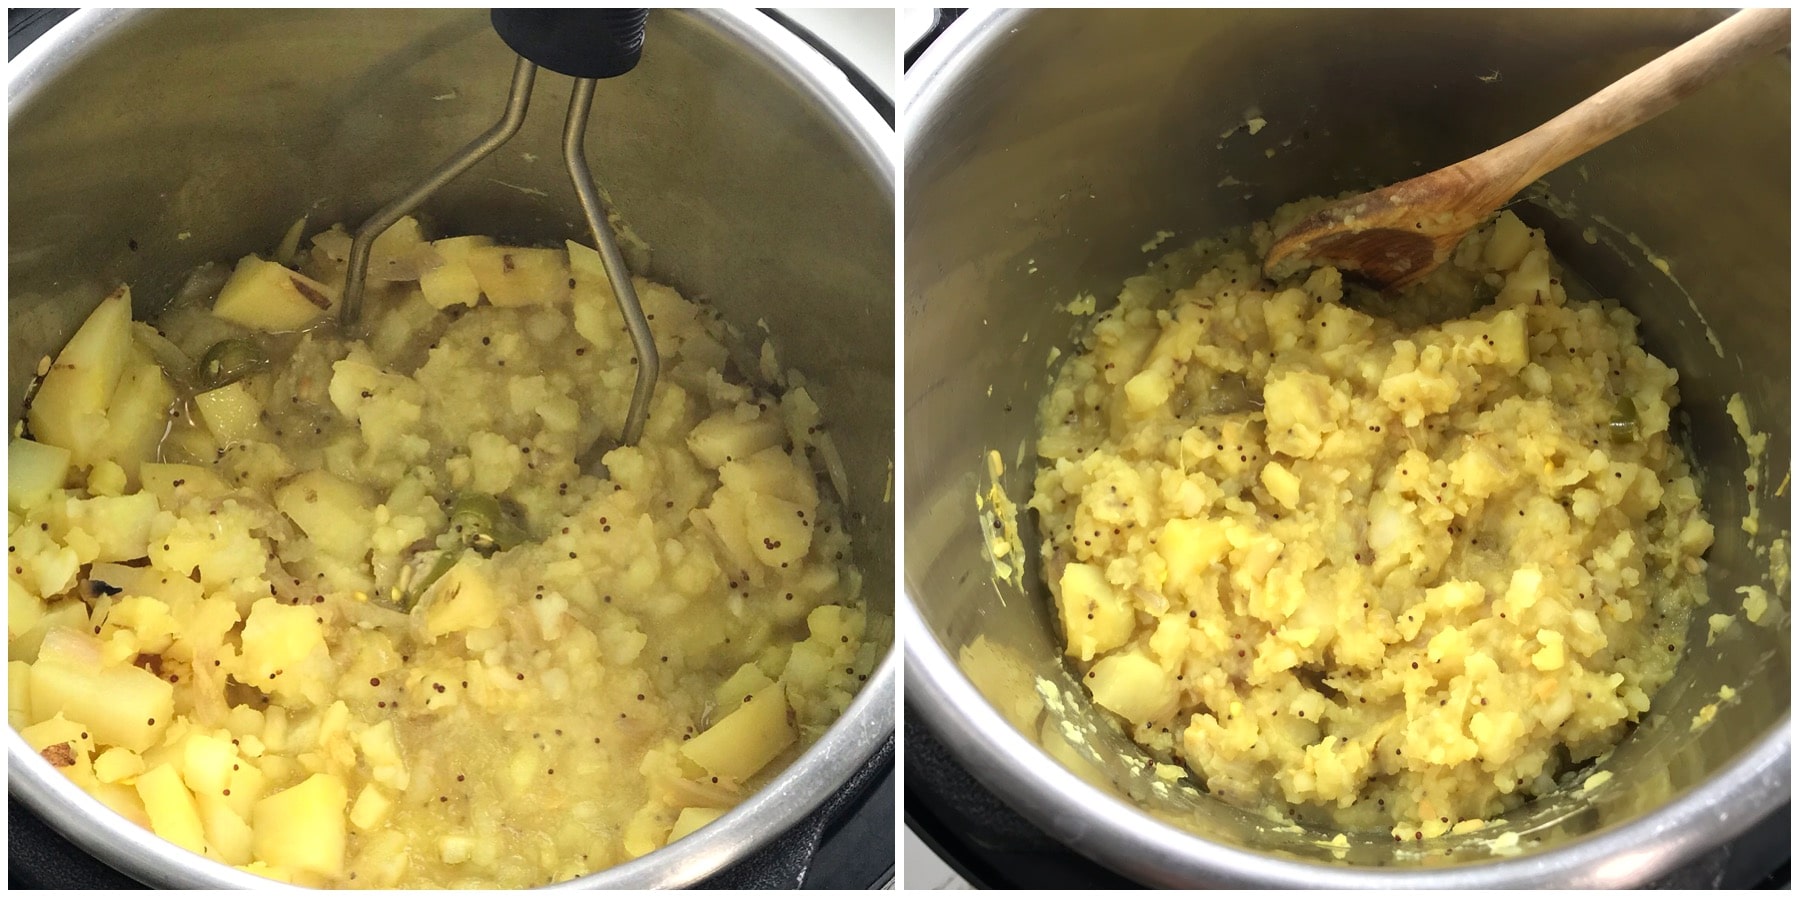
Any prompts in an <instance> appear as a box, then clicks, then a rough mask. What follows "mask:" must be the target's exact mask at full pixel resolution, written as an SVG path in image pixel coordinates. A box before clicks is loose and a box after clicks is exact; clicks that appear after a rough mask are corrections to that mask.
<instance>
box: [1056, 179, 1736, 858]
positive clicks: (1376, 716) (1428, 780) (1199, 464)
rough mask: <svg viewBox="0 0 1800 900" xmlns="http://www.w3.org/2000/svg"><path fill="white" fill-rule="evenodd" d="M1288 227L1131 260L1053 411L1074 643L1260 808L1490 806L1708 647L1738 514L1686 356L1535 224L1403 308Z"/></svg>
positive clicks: (1399, 833)
mask: <svg viewBox="0 0 1800 900" xmlns="http://www.w3.org/2000/svg"><path fill="white" fill-rule="evenodd" d="M1301 211H1302V210H1295V209H1288V210H1284V211H1283V213H1282V214H1281V215H1280V216H1279V217H1278V219H1279V218H1282V217H1289V216H1294V215H1297V214H1298V213H1299V212H1301ZM1270 235H1271V230H1270V227H1269V226H1267V225H1259V226H1257V227H1256V228H1255V229H1254V230H1253V231H1252V232H1251V233H1250V234H1248V235H1246V234H1243V233H1240V234H1236V235H1234V236H1232V237H1231V238H1228V239H1226V240H1224V241H1216V242H1202V244H1200V245H1198V246H1197V247H1195V248H1194V249H1192V250H1189V251H1184V252H1183V253H1179V254H1176V255H1174V256H1172V257H1170V258H1169V259H1168V260H1165V261H1164V262H1163V263H1162V264H1160V265H1159V266H1158V267H1157V268H1156V269H1154V270H1153V271H1152V273H1151V274H1149V275H1146V276H1142V277H1138V278H1133V279H1131V280H1130V281H1128V282H1127V283H1126V285H1125V289H1124V291H1123V292H1122V294H1121V295H1120V297H1119V303H1118V305H1117V306H1116V307H1115V308H1114V309H1112V310H1110V311H1108V312H1106V313H1104V314H1103V315H1101V316H1100V317H1099V318H1098V319H1097V320H1096V321H1095V322H1094V324H1093V327H1092V330H1091V334H1090V335H1089V336H1088V338H1087V339H1086V343H1085V349H1084V350H1083V351H1082V352H1081V353H1079V355H1077V356H1076V357H1075V358H1074V359H1072V360H1071V361H1070V363H1069V364H1068V365H1067V366H1066V367H1065V368H1064V369H1063V370H1062V372H1061V374H1060V375H1059V377H1058V378H1057V380H1056V382H1055V384H1054V386H1053V389H1052V392H1051V394H1050V395H1049V397H1048V398H1047V399H1046V401H1045V402H1044V404H1043V407H1042V410H1041V414H1042V425H1043V433H1042V437H1041V440H1040V442H1039V445H1038V452H1039V454H1040V456H1041V458H1042V468H1041V469H1040V471H1039V474H1038V476H1037V485H1036V493H1035V496H1034V497H1033V498H1032V501H1031V504H1030V505H1031V507H1032V508H1033V509H1034V510H1036V512H1037V514H1038V516H1039V522H1040V526H1041V533H1042V534H1043V536H1044V538H1043V559H1044V560H1045V565H1046V568H1047V573H1046V574H1047V578H1048V581H1049V583H1050V584H1051V585H1052V587H1053V591H1054V594H1055V597H1056V604H1057V609H1058V611H1059V614H1060V619H1061V624H1062V627H1063V630H1064V634H1065V636H1066V639H1067V654H1068V657H1069V658H1070V660H1071V661H1072V662H1074V663H1075V664H1076V665H1077V666H1078V667H1079V671H1080V673H1081V675H1082V676H1083V683H1084V684H1086V685H1087V686H1088V689H1089V690H1090V692H1091V693H1092V696H1093V699H1094V701H1095V703H1097V704H1098V705H1100V706H1101V707H1103V708H1105V709H1107V710H1110V711H1111V712H1113V713H1116V714H1117V715H1118V716H1120V717H1121V718H1122V720H1123V722H1124V723H1125V725H1126V727H1127V730H1128V732H1129V733H1130V734H1131V735H1132V736H1133V737H1134V738H1135V739H1136V740H1137V742H1138V743H1140V744H1141V745H1143V746H1144V747H1145V748H1147V749H1148V750H1149V751H1151V752H1152V754H1153V755H1157V756H1160V757H1163V758H1166V759H1172V760H1175V761H1177V762H1180V763H1182V764H1184V765H1185V766H1186V767H1187V768H1188V769H1189V770H1190V771H1192V772H1193V773H1194V774H1195V776H1196V782H1197V783H1199V784H1201V785H1203V786H1204V787H1205V788H1206V789H1207V790H1208V791H1210V792H1212V793H1213V794H1215V795H1217V796H1220V797H1222V798H1223V799H1225V800H1227V801H1229V802H1232V803H1235V804H1238V805H1241V806H1245V807H1249V808H1255V809H1271V808H1272V809H1273V810H1275V811H1276V814H1277V815H1279V816H1281V817H1283V818H1287V817H1295V818H1298V819H1300V820H1302V821H1311V822H1314V823H1317V824H1321V825H1329V826H1335V827H1340V828H1355V829H1364V830H1375V829H1391V831H1392V834H1393V835H1394V837H1395V838H1396V839H1404V840H1415V839H1423V838H1428V837H1433V836H1436V835H1440V834H1443V833H1445V832H1448V831H1451V830H1453V829H1456V830H1459V831H1460V830H1469V829H1473V828H1477V827H1480V825H1481V821H1480V820H1483V819H1488V818H1492V817H1495V816H1498V815H1500V814H1502V813H1504V812H1506V811H1507V810H1508V809H1511V808H1513V807H1516V806H1518V805H1519V804H1521V803H1523V802H1525V800H1527V799H1529V798H1530V797H1531V796H1534V795H1537V794H1541V793H1545V792H1548V791H1550V790H1553V789H1555V787H1556V782H1555V780H1554V779H1555V778H1556V777H1557V776H1559V775H1561V774H1563V773H1564V772H1566V771H1567V770H1568V769H1570V768H1571V766H1572V765H1573V764H1576V763H1579V762H1581V761H1585V760H1590V759H1592V758H1594V757H1595V756H1597V755H1598V754H1600V753H1602V752H1604V751H1606V750H1607V749H1609V748H1610V747H1612V746H1613V745H1614V744H1616V743H1617V742H1618V741H1619V740H1620V739H1621V737H1622V736H1623V735H1624V734H1625V732H1626V731H1627V729H1629V728H1630V727H1631V725H1632V724H1633V723H1634V722H1636V721H1637V720H1638V719H1639V717H1640V716H1642V715H1643V713H1644V712H1645V711H1646V710H1647V709H1648V708H1649V706H1650V697H1651V695H1653V694H1654V693H1655V692H1656V690H1657V689H1658V688H1659V687H1660V686H1661V685H1662V684H1663V683H1664V682H1665V681H1667V680H1668V679H1669V677H1670V675H1671V674H1672V671H1673V669H1674V666H1675V664H1676V661H1677V660H1678V659H1679V658H1680V656H1681V650H1682V645H1683V635H1684V634H1685V632H1686V626H1687V621H1688V617H1689V613H1690V611H1691V610H1692V609H1693V608H1694V607H1695V606H1696V605H1698V604H1699V603H1700V602H1702V601H1703V600H1704V585H1703V583H1702V579H1701V578H1700V577H1699V573H1700V572H1701V571H1702V570H1703V569H1704V567H1705V563H1704V561H1703V560H1702V559H1701V558H1700V557H1701V554H1702V553H1704V552H1705V551H1706V549H1707V548H1708V547H1709V546H1710V545H1711V543H1712V527H1711V526H1710V525H1709V524H1708V523H1707V521H1706V519H1705V518H1704V516H1703V514H1702V511H1701V510H1700V507H1699V499H1698V495H1697V490H1696V485H1695V482H1694V479H1693V477H1692V476H1691V475H1690V474H1689V468H1688V463H1687V461H1686V460H1685V459H1684V457H1683V453H1682V451H1681V449H1680V447H1679V446H1678V445H1677V444H1676V443H1675V442H1674V441H1673V440H1672V439H1671V437H1670V435H1669V415H1670V408H1671V407H1672V406H1673V405H1674V404H1675V402H1676V392H1675V382H1676V374H1675V372H1674V371H1673V370H1671V369H1670V368H1669V367H1668V366H1665V365H1663V364H1662V363H1661V362H1659V361H1657V360H1656V359H1655V358H1654V357H1652V356H1650V355H1649V354H1647V353H1646V352H1644V350H1643V349H1642V348H1641V347H1639V346H1638V342H1637V338H1636V336H1635V327H1636V320H1635V319H1634V318H1633V317H1632V316H1631V314H1630V313H1628V312H1626V311H1624V310H1623V309H1620V308H1618V307H1617V306H1616V305H1612V304H1602V303H1596V302H1583V301H1578V300H1575V299H1571V298H1570V297H1569V295H1568V293H1567V292H1566V290H1565V286H1564V285H1563V284H1562V281H1561V279H1560V278H1559V277H1558V273H1559V268H1558V266H1557V265H1556V264H1555V263H1554V262H1553V261H1552V260H1551V258H1550V256H1549V253H1548V251H1547V250H1546V248H1545V246H1544V242H1543V235H1542V233H1541V232H1538V231H1533V230H1530V229H1527V228H1526V227H1525V226H1524V225H1523V224H1521V223H1520V221H1519V220H1518V219H1517V218H1516V217H1514V216H1513V215H1512V214H1511V213H1502V214H1501V215H1500V216H1499V217H1498V218H1497V219H1496V220H1495V221H1493V222H1491V223H1489V224H1488V225H1487V226H1485V227H1483V228H1482V229H1480V230H1479V231H1478V232H1477V233H1475V234H1473V235H1471V236H1470V237H1469V238H1468V239H1467V240H1465V241H1464V242H1463V244H1462V245H1461V246H1460V247H1459V248H1458V250H1457V252H1456V254H1455V256H1454V259H1453V260H1452V262H1451V263H1449V264H1447V265H1446V266H1445V267H1444V268H1443V269H1442V270H1440V271H1439V272H1437V273H1434V274H1433V276H1432V277H1431V278H1430V279H1428V280H1427V281H1426V282H1424V283H1423V284H1421V285H1419V286H1417V287H1415V288H1413V289H1411V290H1409V291H1408V292H1406V293H1405V294H1404V295H1402V296H1400V297H1398V298H1395V299H1382V298H1378V297H1375V296H1373V295H1372V294H1369V295H1366V296H1365V295H1364V294H1366V292H1362V293H1359V294H1358V295H1357V296H1356V297H1354V299H1353V300H1351V301H1349V302H1347V300H1346V297H1345V288H1344V285H1343V283H1342V281H1341V279H1340V276H1339V273H1338V272H1337V271H1336V270H1334V269H1329V268H1323V269H1317V270H1314V271H1312V272H1310V273H1301V274H1299V275H1296V276H1294V277H1291V278H1288V279H1286V280H1283V281H1281V282H1280V283H1271V282H1269V281H1266V280H1265V279H1264V278H1263V275H1262V273H1261V271H1260V267H1259V265H1258V263H1259V261H1260V260H1261V258H1262V256H1263V251H1265V250H1266V249H1267V247H1268V246H1269V244H1270V242H1271V237H1270ZM1358 290H1359V291H1360V289H1358Z"/></svg>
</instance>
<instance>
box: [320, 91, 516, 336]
mask: <svg viewBox="0 0 1800 900" xmlns="http://www.w3.org/2000/svg"><path fill="white" fill-rule="evenodd" d="M537 71H538V67H537V64H536V63H534V62H531V61H530V60H527V59H520V60H519V61H518V62H517V63H515V64H514V65H513V76H512V87H510V88H508V89H507V92H506V109H505V111H504V112H502V113H501V114H500V121H498V122H495V123H494V126H493V127H492V128H489V129H488V130H486V131H484V132H482V133H481V134H480V135H478V136H477V137H476V138H475V139H474V140H471V141H469V143H468V144H467V145H465V146H464V147H463V148H462V149H460V150H458V151H456V152H455V153H454V154H452V155H451V156H450V158H449V159H446V160H444V161H443V162H442V163H439V164H438V166H437V167H436V168H434V169H432V170H431V171H430V172H429V173H428V174H426V176H425V177H424V178H422V179H420V181H419V183H418V184H416V185H413V187H412V189H411V190H408V191H407V192H406V193H405V194H402V195H400V196H399V197H397V198H395V199H394V200H393V201H392V202H390V203H388V204H387V205H386V206H383V207H382V208H380V209H378V210H376V211H375V214H374V215H372V216H370V217H369V218H368V219H367V220H365V221H364V222H363V223H362V225H361V226H359V227H358V228H357V229H356V237H355V239H354V240H352V241H351V242H350V259H349V262H348V265H346V266H345V275H344V302H343V305H342V306H341V307H339V309H338V318H339V320H341V321H342V322H343V323H344V324H345V325H355V324H356V321H357V319H359V318H361V316H362V298H363V291H364V289H365V288H367V287H368V284H367V276H368V274H369V251H370V250H371V249H372V248H373V247H374V246H375V239H376V238H378V237H381V234H382V232H384V231H387V230H388V229H389V228H392V227H393V226H394V223H395V222H398V221H400V220H401V219H402V218H404V217H405V216H406V214H407V213H410V212H412V211H414V210H416V209H418V208H419V207H421V206H423V205H424V204H425V201H426V200H429V199H430V198H431V195H432V194H435V193H437V192H438V190H439V189H441V188H442V187H443V186H444V185H446V184H449V183H450V182H452V181H455V180H456V176H458V175H461V174H462V173H464V172H467V171H469V169H470V168H471V167H473V166H474V165H475V164H476V163H478V162H481V161H482V160H484V159H487V158H488V157H489V156H492V155H493V153H494V151H496V150H498V149H500V148H501V146H503V145H504V144H505V143H506V142H507V141H510V140H512V137H513V135H515V134H518V133H519V129H520V128H523V127H525V114H526V113H528V112H530V111H531V87H532V85H533V84H536V83H537Z"/></svg>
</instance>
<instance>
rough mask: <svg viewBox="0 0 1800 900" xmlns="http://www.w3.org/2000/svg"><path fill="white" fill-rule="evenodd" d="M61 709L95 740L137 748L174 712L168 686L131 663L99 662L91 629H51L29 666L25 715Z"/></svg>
mask: <svg viewBox="0 0 1800 900" xmlns="http://www.w3.org/2000/svg"><path fill="white" fill-rule="evenodd" d="M58 713H61V714H62V715H64V716H66V717H68V718H70V719H73V720H75V721H77V722H81V723H83V724H85V725H86V726H87V727H88V731H89V732H91V733H92V734H93V737H94V740H95V742H97V743H100V744H108V745H111V746H115V747H124V748H126V749H128V750H133V751H136V752H138V753H142V752H144V751H145V750H148V749H150V747H151V745H152V744H153V743H154V742H155V741H156V739H157V738H159V737H161V736H162V733H163V731H164V730H165V729H167V728H168V726H169V722H170V720H171V719H172V718H173V716H174V686H173V685H171V684H169V683H168V682H166V681H164V680H162V679H161V678H158V677H156V676H155V675H152V674H150V673H149V672H146V671H144V670H143V669H139V668H137V667H135V666H128V665H121V666H105V667H103V666H101V664H100V649H99V642H98V641H96V640H94V639H93V637H92V636H91V635H84V634H81V633H79V632H76V631H73V630H69V629H57V630H55V631H52V632H50V633H49V634H47V635H46V636H45V638H44V645H43V647H42V648H40V650H39V653H38V661H37V662H36V663H34V664H32V666H31V715H32V718H33V719H36V720H38V721H43V720H45V719H48V718H50V717H52V716H55V715H57V714H58Z"/></svg>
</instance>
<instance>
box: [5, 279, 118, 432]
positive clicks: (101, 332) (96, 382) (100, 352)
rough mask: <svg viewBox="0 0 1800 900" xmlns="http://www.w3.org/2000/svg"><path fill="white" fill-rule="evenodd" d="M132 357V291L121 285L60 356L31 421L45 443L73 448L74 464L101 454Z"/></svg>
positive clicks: (34, 405) (41, 390) (39, 394)
mask: <svg viewBox="0 0 1800 900" xmlns="http://www.w3.org/2000/svg"><path fill="white" fill-rule="evenodd" d="M130 359H131V291H130V290H128V289H126V288H123V287H121V288H119V289H118V290H116V291H114V292H113V293H112V294H111V295H110V296H108V297H107V298H106V299H105V300H102V301H100V305H99V306H96V307H95V308H94V311H93V312H92V313H90V314H89V315H88V317H87V320H86V321H84V322H83V323H82V324H81V328H80V329H78V330H77V331H76V332H75V336H74V337H72V338H70V339H69V343H68V344H66V345H64V347H63V349H62V352H61V353H58V354H57V355H56V361H55V362H54V363H53V364H52V365H51V366H50V371H49V372H46V373H45V374H44V380H43V382H42V383H41V384H39V386H38V392H37V396H36V397H35V398H33V399H32V401H31V409H30V411H29V412H28V413H27V414H26V421H27V423H28V424H29V425H30V426H31V433H32V435H33V436H34V437H35V438H36V439H37V440H38V441H41V442H43V443H45V444H49V445H51V446H53V447H61V448H63V449H65V450H68V451H69V452H70V454H71V458H72V460H73V462H74V464H75V465H77V466H81V467H86V466H87V465H89V464H91V463H92V462H93V460H94V459H95V458H96V454H97V453H98V452H99V451H100V449H101V442H102V441H103V440H104V439H105V435H106V409H107V406H108V405H110V404H111V403H112V398H113V392H114V390H115V389H116V388H117V387H118V384H119V377H120V376H121V375H123V374H124V372H125V365H126V363H127V362H128V361H130Z"/></svg>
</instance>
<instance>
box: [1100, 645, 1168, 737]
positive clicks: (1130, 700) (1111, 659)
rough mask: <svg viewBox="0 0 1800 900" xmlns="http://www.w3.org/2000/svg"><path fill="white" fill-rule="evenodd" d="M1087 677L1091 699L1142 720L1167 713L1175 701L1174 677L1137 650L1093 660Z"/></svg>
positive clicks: (1127, 717) (1129, 717)
mask: <svg viewBox="0 0 1800 900" xmlns="http://www.w3.org/2000/svg"><path fill="white" fill-rule="evenodd" d="M1089 676H1090V677H1089V678H1088V679H1087V684H1088V689H1089V690H1091V691H1092V692H1093V695H1094V702H1095V703H1098V704H1100V705H1101V706H1102V707H1105V708H1106V709H1109V710H1112V711H1113V712H1115V713H1118V714H1119V715H1121V716H1124V717H1125V720H1126V721H1127V722H1133V723H1142V722H1149V721H1152V720H1155V719H1160V718H1162V717H1164V716H1167V715H1168V714H1169V713H1170V712H1172V711H1173V710H1174V707H1175V701H1176V692H1175V680H1174V679H1173V678H1171V677H1170V676H1169V674H1168V673H1167V672H1165V671H1163V667H1162V666H1159V665H1157V664H1156V662H1155V661H1154V660H1151V659H1150V658H1149V657H1147V656H1144V655H1143V654H1141V653H1136V652H1132V653H1120V654H1116V655H1113V656H1108V657H1106V658H1105V659H1102V660H1100V661H1099V662H1097V663H1094V668H1093V669H1091V670H1090V671H1089Z"/></svg>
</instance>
